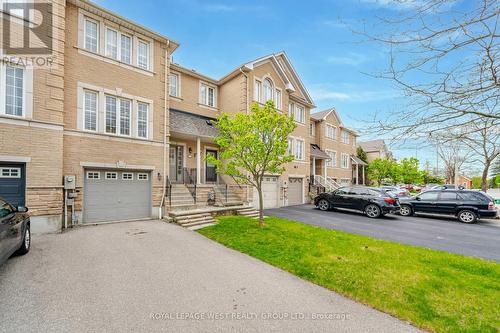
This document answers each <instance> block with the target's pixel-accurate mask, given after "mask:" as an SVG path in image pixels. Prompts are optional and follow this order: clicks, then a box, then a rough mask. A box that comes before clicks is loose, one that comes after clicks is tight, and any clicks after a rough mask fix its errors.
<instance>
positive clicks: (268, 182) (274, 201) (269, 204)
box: [253, 177, 279, 209]
mask: <svg viewBox="0 0 500 333" xmlns="http://www.w3.org/2000/svg"><path fill="white" fill-rule="evenodd" d="M278 190H279V183H278V177H264V180H263V181H262V195H263V199H264V200H263V201H264V208H266V209H267V208H276V207H278V200H279V198H278ZM253 192H254V196H253V206H254V207H255V208H259V193H258V192H257V190H256V189H254V191H253Z"/></svg>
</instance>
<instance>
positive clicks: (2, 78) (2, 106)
mask: <svg viewBox="0 0 500 333" xmlns="http://www.w3.org/2000/svg"><path fill="white" fill-rule="evenodd" d="M8 67H11V68H15V69H20V70H22V74H23V86H22V96H21V103H22V106H21V115H17V114H8V113H7V68H8ZM29 79H30V78H29V77H28V70H27V69H26V68H24V67H21V66H17V65H13V64H5V63H0V115H5V116H8V117H15V118H26V117H27V115H28V105H27V102H28V99H27V93H28V91H27V87H28V80H29Z"/></svg>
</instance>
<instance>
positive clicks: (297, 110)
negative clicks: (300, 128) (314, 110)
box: [293, 104, 306, 124]
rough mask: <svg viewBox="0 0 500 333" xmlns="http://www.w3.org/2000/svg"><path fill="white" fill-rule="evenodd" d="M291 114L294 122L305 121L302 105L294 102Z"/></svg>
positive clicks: (300, 122) (304, 111)
mask: <svg viewBox="0 0 500 333" xmlns="http://www.w3.org/2000/svg"><path fill="white" fill-rule="evenodd" d="M293 115H294V119H295V122H297V123H299V124H304V123H305V118H306V109H305V108H304V107H303V106H302V105H298V104H294V107H293Z"/></svg>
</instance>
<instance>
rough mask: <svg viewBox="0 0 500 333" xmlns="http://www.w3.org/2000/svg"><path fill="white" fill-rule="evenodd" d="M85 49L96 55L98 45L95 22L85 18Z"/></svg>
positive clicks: (97, 28)
mask: <svg viewBox="0 0 500 333" xmlns="http://www.w3.org/2000/svg"><path fill="white" fill-rule="evenodd" d="M84 35H85V49H86V50H88V51H91V52H94V53H97V50H98V48H97V47H98V45H99V38H98V36H99V25H98V23H97V22H96V21H94V20H91V19H89V18H85V27H84Z"/></svg>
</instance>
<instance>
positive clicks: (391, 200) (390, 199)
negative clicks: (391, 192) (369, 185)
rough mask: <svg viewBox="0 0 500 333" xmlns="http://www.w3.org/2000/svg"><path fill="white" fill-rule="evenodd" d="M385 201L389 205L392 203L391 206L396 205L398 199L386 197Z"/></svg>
mask: <svg viewBox="0 0 500 333" xmlns="http://www.w3.org/2000/svg"><path fill="white" fill-rule="evenodd" d="M384 201H385V202H387V203H390V204H391V205H394V204H395V203H396V199H394V198H391V197H385V198H384Z"/></svg>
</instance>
